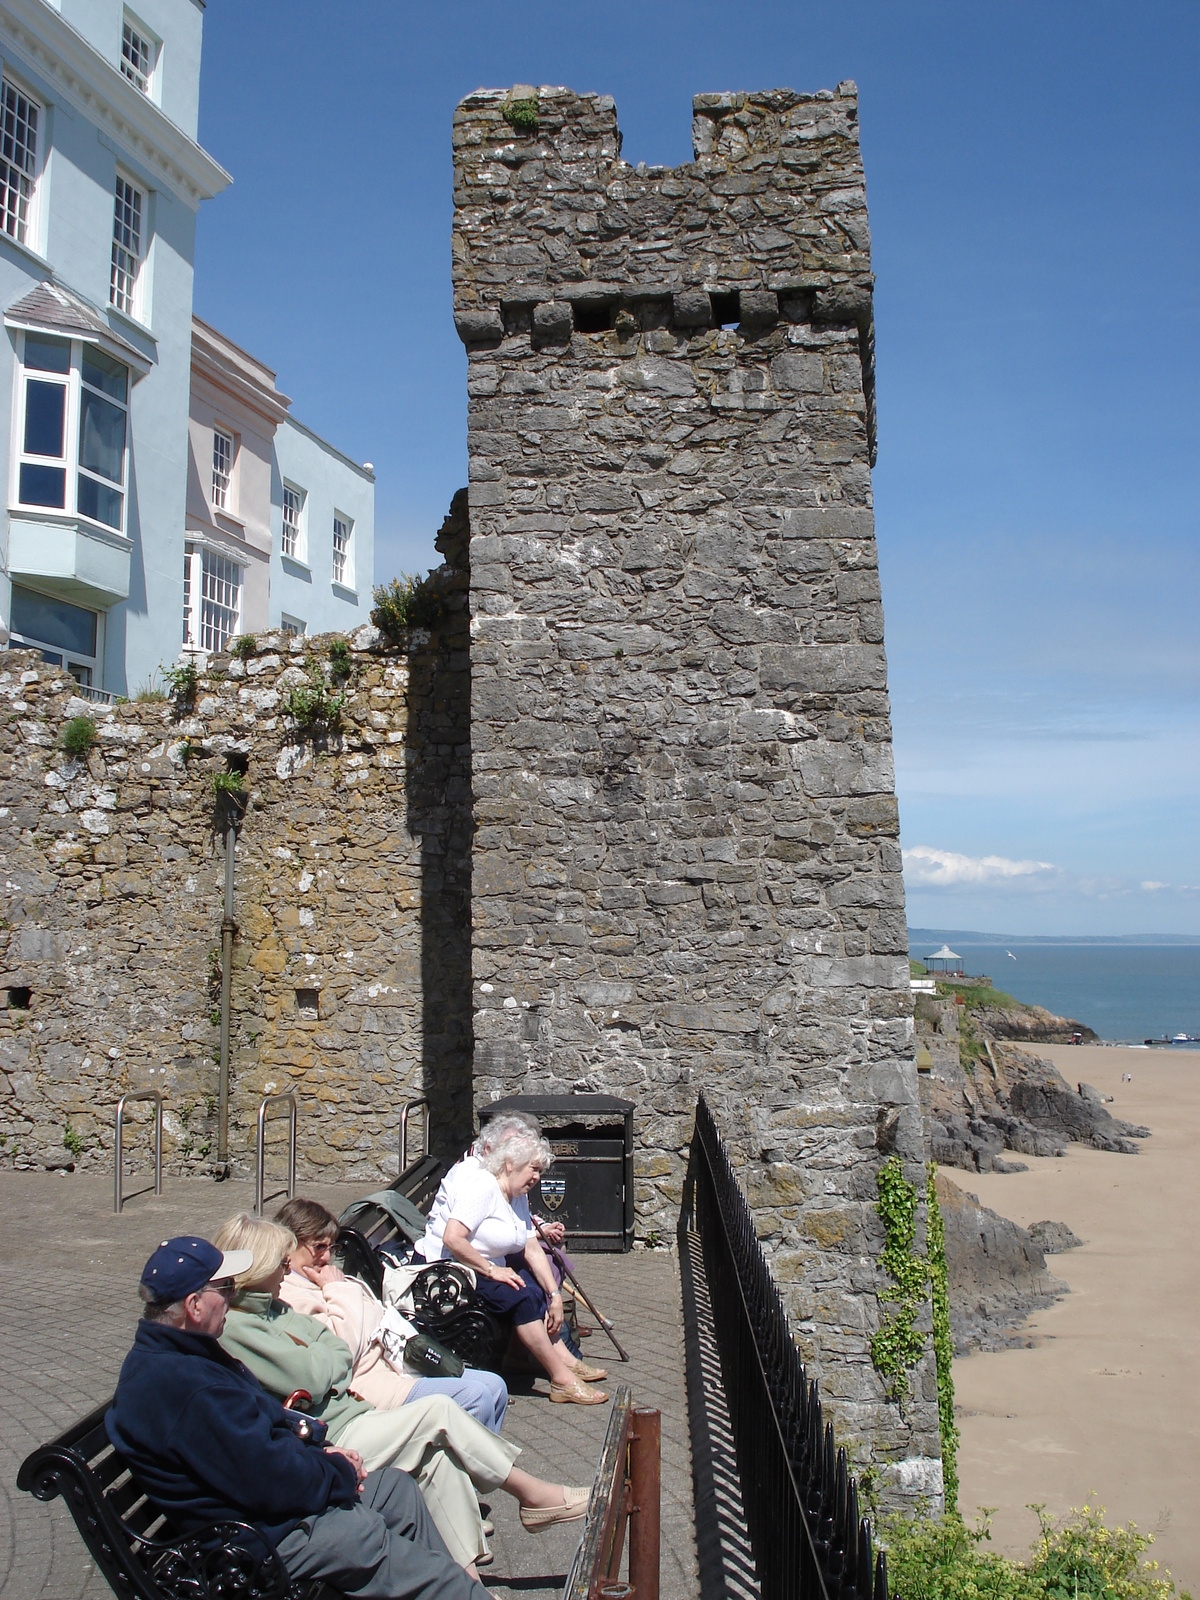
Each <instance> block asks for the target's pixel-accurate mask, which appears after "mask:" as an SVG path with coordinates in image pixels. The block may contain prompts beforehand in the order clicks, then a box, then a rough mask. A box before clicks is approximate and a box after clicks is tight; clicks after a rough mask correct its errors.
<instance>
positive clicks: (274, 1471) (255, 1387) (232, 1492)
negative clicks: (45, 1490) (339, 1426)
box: [104, 1321, 358, 1545]
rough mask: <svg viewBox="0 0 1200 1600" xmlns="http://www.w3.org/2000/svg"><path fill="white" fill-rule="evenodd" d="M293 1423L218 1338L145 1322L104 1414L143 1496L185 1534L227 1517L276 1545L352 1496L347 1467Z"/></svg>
mask: <svg viewBox="0 0 1200 1600" xmlns="http://www.w3.org/2000/svg"><path fill="white" fill-rule="evenodd" d="M296 1423H297V1419H296V1418H295V1417H293V1416H292V1415H291V1414H290V1413H289V1412H286V1411H285V1410H284V1409H283V1407H282V1406H281V1405H280V1404H279V1402H278V1400H275V1399H274V1398H273V1397H272V1396H271V1395H269V1394H267V1392H266V1391H265V1390H264V1389H263V1388H262V1387H261V1386H260V1384H259V1383H258V1380H257V1379H256V1378H254V1377H252V1376H251V1375H250V1373H249V1372H247V1370H246V1368H245V1367H244V1366H242V1364H241V1362H240V1361H235V1360H234V1359H233V1357H232V1356H229V1355H226V1353H225V1351H224V1350H222V1349H221V1346H220V1345H219V1344H218V1343H217V1341H216V1340H215V1339H210V1338H208V1336H207V1335H205V1334H199V1333H186V1332H184V1331H183V1329H181V1328H172V1327H169V1326H167V1325H166V1324H165V1323H161V1322H145V1321H142V1322H139V1324H138V1330H137V1335H136V1337H135V1338H134V1341H133V1349H132V1350H131V1351H130V1352H129V1354H128V1355H127V1356H126V1357H125V1362H124V1365H123V1366H122V1368H121V1377H120V1379H119V1381H118V1383H117V1392H116V1394H115V1395H114V1396H113V1403H112V1406H111V1407H110V1408H109V1411H108V1414H107V1416H106V1417H105V1419H104V1425H105V1428H106V1430H107V1432H108V1437H109V1438H110V1439H111V1440H112V1442H113V1445H114V1446H115V1447H116V1449H117V1450H119V1451H120V1453H121V1455H123V1456H124V1457H125V1459H126V1461H128V1463H129V1466H130V1468H131V1469H132V1471H133V1473H134V1475H135V1476H136V1477H137V1479H138V1480H139V1482H140V1483H141V1485H142V1487H143V1488H144V1489H145V1491H146V1493H147V1494H148V1495H149V1496H150V1498H151V1500H153V1501H154V1503H155V1504H156V1505H158V1506H161V1507H162V1509H163V1510H164V1511H166V1512H167V1513H168V1515H169V1516H170V1517H171V1520H172V1521H173V1522H176V1523H177V1524H178V1525H179V1526H180V1527H181V1528H183V1529H184V1531H190V1530H191V1529H192V1528H195V1527H198V1526H199V1525H200V1524H201V1523H205V1522H219V1521H222V1520H226V1519H233V1520H235V1521H238V1522H251V1523H253V1524H254V1525H255V1526H256V1527H257V1528H258V1530H259V1532H260V1533H261V1534H262V1535H263V1536H264V1538H266V1539H267V1540H268V1541H269V1542H270V1543H271V1544H272V1545H275V1544H278V1543H279V1541H280V1539H282V1538H283V1537H284V1536H285V1534H288V1533H290V1532H291V1530H292V1529H293V1528H294V1527H295V1526H296V1524H297V1523H298V1522H299V1521H300V1519H301V1518H302V1517H309V1516H314V1515H316V1514H318V1513H319V1512H322V1511H325V1510H327V1509H328V1508H329V1507H330V1506H349V1505H353V1504H354V1503H355V1502H356V1500H357V1499H358V1484H357V1481H356V1479H355V1474H354V1469H353V1467H351V1465H350V1463H349V1462H348V1461H347V1460H345V1458H344V1457H342V1456H331V1455H327V1454H326V1453H325V1451H324V1450H322V1449H321V1448H320V1447H319V1446H318V1445H317V1444H316V1443H315V1442H306V1441H305V1440H303V1439H301V1438H300V1437H299V1436H298V1434H297V1432H296ZM318 1431H320V1432H322V1433H323V1430H320V1429H319V1430H318Z"/></svg>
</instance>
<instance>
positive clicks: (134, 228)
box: [108, 168, 149, 322]
mask: <svg viewBox="0 0 1200 1600" xmlns="http://www.w3.org/2000/svg"><path fill="white" fill-rule="evenodd" d="M148 213H149V200H148V196H147V194H146V191H145V189H142V188H140V187H139V186H138V185H137V184H136V183H135V182H134V181H133V179H132V178H130V177H129V176H127V174H125V173H124V172H122V171H121V170H120V168H118V169H117V176H116V181H115V183H114V184H113V238H112V259H111V267H110V270H109V277H108V301H109V304H110V305H112V306H115V307H116V308H117V310H118V311H120V312H121V313H122V314H123V315H124V316H127V317H132V318H133V319H134V320H135V321H137V322H140V321H141V320H142V282H143V279H144V277H145V273H144V272H143V270H142V269H143V267H144V266H145V262H146V233H147V223H148V222H149V215H148Z"/></svg>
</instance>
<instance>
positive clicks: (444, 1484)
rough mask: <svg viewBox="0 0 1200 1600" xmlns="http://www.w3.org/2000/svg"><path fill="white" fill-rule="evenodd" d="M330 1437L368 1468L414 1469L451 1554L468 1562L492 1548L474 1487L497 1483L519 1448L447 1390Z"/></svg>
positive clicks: (367, 1417)
mask: <svg viewBox="0 0 1200 1600" xmlns="http://www.w3.org/2000/svg"><path fill="white" fill-rule="evenodd" d="M329 1442H330V1444H335V1445H341V1446H344V1447H345V1448H346V1449H349V1450H357V1451H358V1453H359V1455H360V1456H361V1457H362V1458H363V1466H364V1467H366V1469H367V1471H368V1472H374V1471H375V1470H376V1469H377V1468H378V1467H400V1468H401V1469H402V1470H403V1471H405V1472H408V1473H411V1474H412V1476H413V1477H414V1478H415V1479H416V1480H417V1483H418V1484H419V1485H420V1488H421V1493H422V1495H423V1496H424V1497H425V1504H426V1505H427V1506H428V1507H429V1514H430V1516H431V1517H432V1518H433V1520H434V1523H435V1524H436V1526H437V1530H438V1532H439V1533H440V1534H441V1536H442V1538H443V1539H444V1540H445V1541H446V1546H447V1548H448V1549H449V1551H450V1554H451V1555H452V1556H453V1557H454V1559H455V1560H456V1561H457V1562H458V1563H459V1565H460V1566H464V1567H465V1566H466V1564H467V1562H468V1561H474V1559H475V1557H476V1556H478V1555H482V1554H483V1553H484V1551H486V1549H487V1547H488V1546H487V1540H486V1539H485V1538H484V1536H483V1522H482V1519H481V1518H480V1515H479V1499H478V1497H477V1495H476V1493H475V1490H476V1489H483V1490H484V1491H485V1492H486V1491H488V1490H491V1489H498V1488H499V1487H500V1485H501V1484H502V1483H503V1482H504V1480H505V1479H506V1478H507V1477H508V1475H509V1473H510V1472H511V1471H512V1469H513V1463H514V1461H516V1459H517V1457H518V1456H519V1455H520V1453H521V1452H520V1450H519V1449H518V1448H517V1446H516V1445H514V1444H509V1443H508V1441H507V1440H506V1439H498V1438H497V1437H496V1435H495V1434H494V1433H489V1432H488V1430H487V1429H486V1428H485V1427H484V1426H483V1424H482V1423H479V1422H476V1421H475V1418H474V1417H469V1416H468V1415H467V1413H466V1412H465V1411H464V1410H463V1409H462V1407H461V1406H460V1405H457V1404H456V1403H455V1402H454V1401H453V1400H450V1399H448V1398H447V1397H446V1396H445V1395H443V1394H434V1395H429V1396H428V1397H427V1398H426V1399H424V1400H409V1401H407V1402H406V1403H405V1404H404V1405H402V1406H396V1407H395V1408H394V1409H393V1410H391V1411H364V1412H363V1414H362V1416H360V1417H352V1418H351V1419H350V1421H349V1422H348V1423H346V1425H345V1427H343V1428H341V1429H339V1431H338V1433H337V1435H336V1436H335V1435H334V1434H332V1433H331V1434H330V1435H329Z"/></svg>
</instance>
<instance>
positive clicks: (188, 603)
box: [183, 539, 246, 656]
mask: <svg viewBox="0 0 1200 1600" xmlns="http://www.w3.org/2000/svg"><path fill="white" fill-rule="evenodd" d="M183 561H184V579H183V592H184V603H185V607H186V609H185V611H184V618H183V648H184V649H185V650H194V651H196V652H198V653H201V654H204V655H206V656H207V655H213V654H216V653H217V652H219V651H221V650H224V649H226V648H227V647H228V644H229V641H230V640H231V639H236V638H237V636H238V635H239V634H240V633H241V631H242V614H243V609H242V608H243V604H244V601H245V595H246V569H245V567H244V565H243V564H242V563H241V562H240V561H238V560H237V559H236V557H234V556H232V555H230V554H229V552H228V551H225V550H218V549H217V548H215V547H214V546H212V545H207V544H203V543H201V542H200V541H199V540H191V539H189V540H187V542H186V543H185V544H184V547H183ZM223 587H224V589H225V592H222V589H223ZM225 624H228V631H226V627H225Z"/></svg>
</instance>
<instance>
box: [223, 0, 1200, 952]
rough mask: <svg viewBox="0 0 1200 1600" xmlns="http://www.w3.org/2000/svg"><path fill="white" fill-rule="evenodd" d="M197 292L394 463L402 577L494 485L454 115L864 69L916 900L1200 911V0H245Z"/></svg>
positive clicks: (886, 491) (1073, 927)
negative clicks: (470, 455) (482, 469)
mask: <svg viewBox="0 0 1200 1600" xmlns="http://www.w3.org/2000/svg"><path fill="white" fill-rule="evenodd" d="M204 26H205V51H204V76H203V83H202V98H201V120H200V127H201V140H202V142H203V143H204V144H205V146H206V147H207V148H208V149H209V150H211V151H212V152H213V154H214V155H215V156H217V158H218V159H219V160H220V161H222V162H223V163H224V165H225V166H226V167H227V168H228V169H229V170H230V172H231V173H232V174H233V176H234V185H233V187H232V188H231V189H230V190H229V191H228V192H227V193H226V194H224V195H222V196H221V197H220V198H219V199H217V200H216V201H214V202H212V203H210V204H209V205H207V206H206V207H205V208H204V209H203V211H202V213H201V217H200V222H199V229H198V246H197V266H196V309H197V311H198V313H199V314H200V315H201V316H203V317H205V318H206V319H207V320H209V321H211V322H213V323H215V324H216V325H217V326H218V327H220V328H221V329H223V330H224V331H225V332H227V333H228V334H230V335H231V336H232V337H233V338H235V339H237V340H238V341H240V342H241V343H243V344H245V345H247V346H248V347H249V348H250V349H251V350H253V351H254V353H255V354H256V355H259V356H260V357H261V358H262V359H263V360H265V361H267V362H268V363H269V364H270V365H272V366H274V367H276V368H277V370H278V373H279V383H280V387H281V388H283V389H284V390H285V391H286V392H287V393H288V394H290V395H291V396H292V397H293V399H294V402H295V405H294V410H295V413H296V414H297V415H298V416H299V417H301V418H302V419H303V420H304V421H305V422H307V423H308V424H309V425H310V426H312V427H315V428H316V429H317V430H318V431H320V432H322V433H324V434H325V435H326V436H327V437H329V438H330V439H332V440H333V441H334V442H335V443H336V444H337V445H339V446H340V447H341V448H342V449H344V450H346V451H347V452H348V453H349V454H351V455H353V456H355V457H356V458H358V459H359V460H369V461H372V462H373V463H374V464H375V467H376V472H377V476H378V486H377V491H376V576H377V577H378V578H380V579H384V578H387V577H390V576H392V575H393V574H394V573H396V572H398V571H401V570H424V568H426V567H427V566H430V565H432V564H434V563H435V562H436V560H437V557H436V554H435V552H434V550H433V543H432V541H433V535H434V533H435V531H436V529H437V526H438V524H439V522H440V520H441V517H442V515H443V513H444V511H445V509H446V507H447V505H448V504H449V501H450V496H451V495H452V493H453V492H454V490H455V489H456V488H458V487H459V486H460V485H461V484H463V483H465V482H466V399H465V375H466V361H465V357H464V355H463V352H462V348H461V346H460V344H459V342H458V339H457V337H456V336H455V333H454V328H453V323H452V320H451V293H450V254H449V250H450V221H451V209H452V198H451V162H450V121H451V116H452V114H453V110H454V106H455V103H456V102H457V101H458V100H459V99H460V98H461V96H462V95H464V94H466V93H468V92H469V91H470V90H472V89H474V88H477V87H479V86H480V85H488V86H505V85H508V84H511V83H515V82H521V83H535V84H536V83H564V84H569V85H570V86H571V87H573V88H576V89H580V90H597V91H599V92H602V93H608V94H612V95H613V96H614V97H615V99H616V102H617V109H618V114H619V118H620V124H621V129H622V132H623V135H624V149H623V155H624V156H625V158H626V159H627V160H629V161H632V162H637V161H639V160H645V161H658V162H670V163H677V162H682V161H686V160H689V159H690V157H691V139H690V121H691V96H692V95H693V93H697V92H701V91H707V90H717V89H755V88H765V87H774V86H777V85H786V86H789V87H793V88H799V89H817V88H822V87H831V86H833V85H834V84H836V83H837V82H839V81H840V80H841V79H843V78H853V79H855V80H856V81H857V83H858V86H859V92H860V96H861V126H862V141H863V154H864V160H865V164H866V173H867V197H868V202H869V205H870V211H871V224H872V235H873V258H874V266H875V271H876V274H877V279H878V282H877V289H876V330H877V342H878V380H879V435H880V448H879V464H878V467H877V469H876V472H875V496H876V513H877V528H878V536H879V550H880V562H881V567H882V574H883V592H884V606H885V613H886V626H887V644H888V656H889V663H890V681H891V690H892V704H893V714H894V721H895V745H896V770H897V788H898V791H899V796H900V817H901V828H902V842H903V845H904V849H905V852H906V862H905V877H906V883H907V886H908V893H909V920H910V922H911V923H913V924H915V925H924V926H954V927H960V928H962V927H974V928H980V929H985V930H991V931H998V932H1003V931H1008V932H1014V933H1054V934H1069V933H1086V934H1098V933H1151V932H1155V931H1161V932H1173V933H1196V934H1198V935H1200V842H1198V841H1200V802H1198V800H1197V796H1198V794H1200V553H1198V548H1200V547H1198V541H1197V503H1198V494H1197V490H1198V482H1197V479H1198V477H1200V473H1198V470H1197V462H1198V459H1200V457H1198V452H1197V442H1196V441H1197V410H1198V408H1197V400H1196V373H1197V367H1198V362H1197V355H1198V350H1197V345H1198V342H1200V341H1198V338H1197V329H1198V322H1200V317H1198V314H1197V313H1198V300H1200V293H1198V289H1197V261H1198V260H1200V238H1198V234H1200V222H1198V218H1200V203H1198V202H1200V194H1198V193H1197V190H1198V188H1200V181H1198V175H1200V161H1198V159H1197V157H1198V153H1200V137H1198V133H1200V127H1198V124H1200V83H1198V78H1200V71H1198V63H1200V7H1197V6H1196V5H1195V4H1194V3H1193V0H1181V3H1162V4H1160V3H1155V0H1149V3H1146V4H1142V5H1138V6H1133V5H1128V4H1127V5H1120V6H1118V5H1112V4H1104V3H1088V4H1053V3H1051V4H1046V3H1045V0H1041V3H1037V4H1004V3H995V4H991V5H982V4H968V3H960V4H957V5H951V4H905V3H902V0H889V3H879V4H874V3H872V4H866V3H855V0H837V3H831V4H821V5H817V4H807V3H797V0H793V3H790V4H773V3H770V0H767V3H764V0H758V3H756V4H755V5H754V6H753V7H750V6H736V5H731V4H728V3H725V4H722V5H714V4H709V3H707V0H702V3H694V0H693V3H688V4H679V3H669V0H667V3H664V0H658V3H657V4H654V5H645V4H641V5H632V4H628V3H626V0H609V3H606V4H603V5H596V4H590V3H579V0H572V3H569V4H568V3H563V0H560V3H559V4H557V5H549V4H542V5H535V4H522V3H521V0H509V3H508V4H506V5H504V6H494V5H486V6H485V5H482V4H477V3H474V0H471V3H461V0H460V3H454V0H443V3H442V4H441V5H440V6H437V7H428V6H417V5H409V4H402V3H400V0H374V3H364V0H339V4H338V5H337V6H336V7H332V6H329V5H328V4H326V3H317V0H254V3H253V4H252V5H250V4H246V3H245V0H241V3H237V4H234V3H233V0H209V5H208V9H207V12H206V14H205V24H204Z"/></svg>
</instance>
